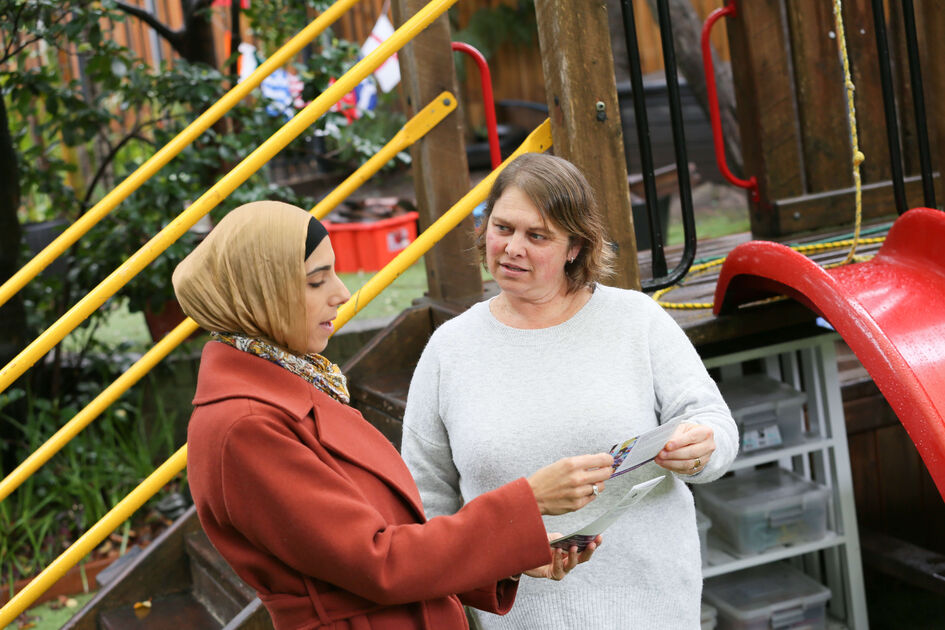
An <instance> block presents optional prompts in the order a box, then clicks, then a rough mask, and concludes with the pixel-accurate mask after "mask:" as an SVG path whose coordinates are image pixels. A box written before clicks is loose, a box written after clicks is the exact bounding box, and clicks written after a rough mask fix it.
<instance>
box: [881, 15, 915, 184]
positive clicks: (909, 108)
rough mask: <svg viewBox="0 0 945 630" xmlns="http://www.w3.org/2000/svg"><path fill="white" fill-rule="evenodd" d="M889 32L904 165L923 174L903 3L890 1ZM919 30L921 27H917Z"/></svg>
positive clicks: (887, 22) (909, 172)
mask: <svg viewBox="0 0 945 630" xmlns="http://www.w3.org/2000/svg"><path fill="white" fill-rule="evenodd" d="M888 6H889V10H888V12H887V21H886V31H887V33H886V34H887V36H888V37H889V54H890V55H891V56H892V59H891V63H892V73H893V86H894V89H895V91H896V110H897V111H898V112H899V138H900V142H901V144H902V167H903V171H904V172H905V173H906V175H910V174H915V173H919V172H921V171H920V167H919V140H918V135H917V131H916V124H915V123H916V121H915V103H914V101H913V94H912V81H911V79H910V77H909V55H908V53H907V52H906V33H905V18H904V16H903V12H902V4H901V3H899V2H890V3H889V5H888ZM916 30H918V26H917V27H916Z"/></svg>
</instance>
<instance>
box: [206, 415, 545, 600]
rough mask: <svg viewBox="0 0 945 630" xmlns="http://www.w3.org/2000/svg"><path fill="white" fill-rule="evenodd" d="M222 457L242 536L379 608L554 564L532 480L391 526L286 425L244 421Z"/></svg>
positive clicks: (226, 441) (228, 499)
mask: <svg viewBox="0 0 945 630" xmlns="http://www.w3.org/2000/svg"><path fill="white" fill-rule="evenodd" d="M222 448H223V456H222V459H221V466H222V470H221V471H220V472H221V478H222V479H223V500H224V503H225V507H226V511H227V515H228V517H229V519H230V521H231V522H232V524H233V526H234V527H236V528H237V529H238V530H239V531H240V532H241V533H243V535H244V536H246V537H247V539H249V540H250V542H252V543H253V544H254V545H255V546H257V547H259V548H262V549H265V550H266V551H268V552H269V553H271V554H272V555H273V556H275V557H277V558H279V559H280V560H281V561H282V562H284V563H286V564H287V565H289V566H291V567H292V568H294V569H295V570H297V571H299V572H301V573H303V574H306V575H309V576H312V577H314V578H316V579H319V580H323V581H326V582H329V583H332V584H335V585H336V586H338V587H340V588H342V589H344V590H347V591H349V592H352V593H354V594H357V595H360V596H361V597H364V598H366V599H369V600H371V601H375V602H378V603H379V604H383V605H397V604H403V603H407V602H414V601H420V600H424V599H430V598H433V597H442V596H447V595H450V594H453V593H459V592H464V591H471V590H474V589H477V588H481V587H483V585H487V584H494V583H495V581H496V580H497V579H501V578H503V577H505V576H508V575H513V574H516V573H518V572H520V571H522V570H524V569H527V568H531V567H534V566H539V565H542V564H546V563H547V562H548V561H549V559H550V550H549V547H548V544H547V538H546V536H545V530H544V527H543V525H542V521H541V517H540V515H539V512H538V508H537V505H536V503H535V498H534V494H533V493H532V491H531V488H530V486H529V485H528V482H527V481H525V480H524V479H519V480H517V481H514V482H512V483H509V484H507V485H505V486H503V487H501V488H498V489H497V490H495V491H493V492H490V493H487V494H485V495H483V496H481V497H479V498H477V499H476V500H474V501H471V502H470V503H469V504H468V505H467V506H465V507H464V508H463V509H462V510H460V512H459V513H457V514H456V515H454V516H449V517H439V518H434V519H432V520H430V521H428V522H426V523H423V524H421V523H410V524H398V525H392V524H390V523H388V522H387V520H386V519H385V518H384V516H383V515H382V514H381V513H380V512H379V511H378V510H377V509H376V508H375V507H373V506H372V504H371V503H370V502H369V501H368V500H367V498H366V497H365V496H364V495H363V494H362V493H361V491H360V489H359V487H358V486H357V485H356V484H354V483H353V482H352V481H351V480H350V479H349V478H348V477H347V476H346V475H344V474H343V473H341V472H339V469H338V468H337V467H336V466H333V465H331V464H330V463H329V462H328V461H324V460H323V459H322V458H320V457H319V456H318V455H317V454H315V453H313V451H312V450H311V449H309V448H308V447H307V446H305V445H304V444H302V443H301V442H299V440H298V438H297V436H295V435H294V434H293V433H292V432H291V430H290V429H289V428H287V427H286V426H285V425H283V424H282V423H281V422H280V421H279V420H277V419H273V418H271V417H268V416H266V415H253V416H246V417H244V418H241V419H240V420H238V421H236V422H234V423H233V424H232V426H231V427H230V429H229V430H228V432H227V433H226V435H225V436H224V437H223V446H222Z"/></svg>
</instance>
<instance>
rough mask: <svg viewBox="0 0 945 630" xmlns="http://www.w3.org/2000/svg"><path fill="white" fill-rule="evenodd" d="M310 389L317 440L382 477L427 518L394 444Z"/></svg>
mask: <svg viewBox="0 0 945 630" xmlns="http://www.w3.org/2000/svg"><path fill="white" fill-rule="evenodd" d="M312 390H313V391H312V397H313V401H312V402H313V405H314V407H315V425H316V427H317V429H318V441H319V442H321V443H322V445H324V446H325V448H327V449H329V450H331V451H333V452H334V453H335V454H337V455H339V456H341V457H343V458H344V459H346V460H348V461H350V462H352V463H354V464H357V465H358V466H360V467H361V468H364V469H366V470H369V471H371V473H372V474H374V475H376V476H377V477H379V478H381V479H383V480H384V481H385V482H386V483H387V484H388V485H389V486H390V487H391V488H393V489H394V490H396V491H397V493H398V494H400V495H401V496H403V497H404V499H406V501H407V503H408V504H409V505H410V507H411V508H412V509H413V510H414V512H415V513H416V514H417V517H418V518H420V519H421V521H423V520H426V519H425V516H424V514H423V504H422V503H421V501H420V492H419V491H418V490H417V483H416V482H415V481H414V479H413V477H412V476H411V474H410V470H408V469H407V465H406V464H405V463H404V460H403V459H402V458H401V457H400V453H398V452H397V449H395V448H394V445H393V444H391V443H390V441H389V440H388V439H387V438H386V437H384V435H383V434H382V433H381V432H380V431H378V430H377V429H375V428H374V427H373V426H371V424H370V423H368V421H367V420H365V419H364V417H363V416H362V415H361V414H360V413H358V411H357V410H355V409H353V408H351V407H349V406H347V405H343V404H341V403H339V402H338V401H336V400H334V399H332V398H331V397H330V396H328V395H327V394H324V393H322V392H320V391H318V390H317V389H315V388H312Z"/></svg>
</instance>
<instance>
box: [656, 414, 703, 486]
mask: <svg viewBox="0 0 945 630" xmlns="http://www.w3.org/2000/svg"><path fill="white" fill-rule="evenodd" d="M714 452H715V437H714V434H713V432H712V429H711V428H709V427H707V426H703V425H701V424H693V423H691V422H684V423H682V424H680V425H679V426H678V427H676V430H675V431H673V435H672V437H670V438H669V441H667V442H666V446H664V447H663V450H662V451H660V453H659V455H657V456H656V463H657V464H659V465H660V466H662V467H663V468H665V469H666V470H669V471H671V472H674V473H679V474H682V475H695V474H696V473H699V472H701V471H702V469H703V468H705V465H706V464H708V463H709V459H711V457H712V453H714Z"/></svg>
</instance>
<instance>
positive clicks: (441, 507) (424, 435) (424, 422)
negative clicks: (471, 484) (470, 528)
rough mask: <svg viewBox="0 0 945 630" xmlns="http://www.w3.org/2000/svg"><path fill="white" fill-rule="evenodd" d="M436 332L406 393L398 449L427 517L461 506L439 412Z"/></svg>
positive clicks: (445, 512) (451, 453)
mask: <svg viewBox="0 0 945 630" xmlns="http://www.w3.org/2000/svg"><path fill="white" fill-rule="evenodd" d="M439 392H440V369H439V361H438V358H437V343H436V335H435V333H434V336H433V337H432V338H431V339H430V342H429V343H428V344H427V347H426V348H424V350H423V354H422V355H421V356H420V361H419V362H418V363H417V368H416V369H415V370H414V373H413V378H412V379H411V381H410V390H409V391H408V393H407V408H406V410H405V411H404V425H403V436H402V437H401V444H400V452H401V455H402V456H403V458H404V461H405V462H406V463H407V468H409V469H410V474H412V475H413V478H414V480H415V481H416V482H417V488H418V489H419V490H420V499H421V500H422V501H423V509H424V511H425V512H426V513H427V516H441V515H446V514H454V513H455V512H456V511H458V510H459V509H460V508H461V507H462V506H463V496H462V492H461V491H460V489H459V471H458V470H457V469H456V464H455V463H454V462H453V450H452V448H451V447H450V441H449V433H448V431H447V429H446V426H445V425H444V424H443V417H442V415H441V414H440V399H439Z"/></svg>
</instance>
